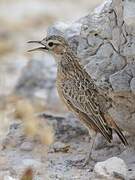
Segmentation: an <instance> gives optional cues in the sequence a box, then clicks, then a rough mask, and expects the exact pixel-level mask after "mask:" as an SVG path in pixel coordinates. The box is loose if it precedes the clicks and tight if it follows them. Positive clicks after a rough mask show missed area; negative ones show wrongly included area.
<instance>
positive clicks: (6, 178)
mask: <svg viewBox="0 0 135 180" xmlns="http://www.w3.org/2000/svg"><path fill="white" fill-rule="evenodd" d="M4 180H18V179H15V178H12V177H11V176H5V177H4Z"/></svg>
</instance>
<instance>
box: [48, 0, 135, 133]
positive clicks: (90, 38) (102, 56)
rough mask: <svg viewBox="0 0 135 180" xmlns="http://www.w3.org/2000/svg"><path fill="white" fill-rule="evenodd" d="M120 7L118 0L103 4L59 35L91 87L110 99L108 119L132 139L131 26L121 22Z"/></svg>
mask: <svg viewBox="0 0 135 180" xmlns="http://www.w3.org/2000/svg"><path fill="white" fill-rule="evenodd" d="M132 3H133V2H132ZM133 4H134V3H133ZM124 5H126V3H124V1H122V0H108V1H105V2H104V4H102V6H100V7H98V8H96V10H95V11H94V12H93V13H92V14H89V15H87V16H86V17H83V18H81V19H80V20H78V21H77V22H75V23H74V24H73V25H71V26H70V27H68V28H67V29H65V31H64V32H63V31H62V32H60V31H59V33H63V35H64V36H65V37H66V38H67V40H68V41H69V43H70V44H71V45H72V47H73V48H74V51H75V52H76V54H77V55H78V56H79V57H80V58H81V60H82V63H83V64H84V65H85V67H86V70H87V71H88V73H89V74H90V75H91V77H92V78H93V79H94V80H95V83H96V84H97V85H98V86H99V87H102V88H103V89H104V90H105V91H106V92H108V96H109V97H111V98H112V100H113V108H112V109H110V110H109V113H110V115H111V116H112V117H113V118H114V119H115V121H117V123H118V124H119V125H120V127H122V128H123V129H124V130H126V131H128V132H129V133H131V134H132V135H133V134H135V131H134V129H135V121H134V114H135V103H134V102H135V94H134V91H135V90H134V89H135V85H134V84H135V83H134V79H135V60H134V58H135V51H134V49H135V38H134V32H135V26H133V24H132V26H131V24H130V26H129V25H127V24H126V22H125V21H124V16H123V14H124V11H123V10H124ZM133 13H134V12H133ZM62 27H63V26H62ZM54 28H56V29H57V27H56V26H54V27H52V29H54ZM59 29H60V28H59ZM59 29H57V32H56V31H55V30H54V31H53V30H50V29H49V32H48V34H50V33H51V34H55V32H56V34H58V30H59ZM62 30H63V28H62Z"/></svg>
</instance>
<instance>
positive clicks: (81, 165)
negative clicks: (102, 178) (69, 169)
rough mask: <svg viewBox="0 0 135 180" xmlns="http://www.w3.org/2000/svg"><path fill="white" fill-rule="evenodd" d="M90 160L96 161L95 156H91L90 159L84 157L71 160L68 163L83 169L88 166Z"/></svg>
mask: <svg viewBox="0 0 135 180" xmlns="http://www.w3.org/2000/svg"><path fill="white" fill-rule="evenodd" d="M90 162H92V163H95V160H94V159H93V158H90V159H88V158H87V159H85V158H83V159H80V160H69V161H68V165H69V166H74V167H77V168H81V169H83V168H85V167H86V166H88V165H89V163H90Z"/></svg>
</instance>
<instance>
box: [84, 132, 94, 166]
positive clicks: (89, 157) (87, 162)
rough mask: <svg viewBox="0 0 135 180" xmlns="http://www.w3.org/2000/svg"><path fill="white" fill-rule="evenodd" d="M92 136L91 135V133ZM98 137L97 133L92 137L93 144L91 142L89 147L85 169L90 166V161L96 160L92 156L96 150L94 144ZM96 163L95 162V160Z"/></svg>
mask: <svg viewBox="0 0 135 180" xmlns="http://www.w3.org/2000/svg"><path fill="white" fill-rule="evenodd" d="M90 134H91V133H90ZM96 136H97V133H96V132H94V134H93V135H92V136H91V140H90V141H91V142H90V147H89V153H88V155H87V157H86V159H85V161H84V163H83V167H85V166H86V165H88V164H89V162H90V160H94V159H93V158H92V157H91V155H92V150H93V148H94V144H95V140H96ZM94 161H95V160H94Z"/></svg>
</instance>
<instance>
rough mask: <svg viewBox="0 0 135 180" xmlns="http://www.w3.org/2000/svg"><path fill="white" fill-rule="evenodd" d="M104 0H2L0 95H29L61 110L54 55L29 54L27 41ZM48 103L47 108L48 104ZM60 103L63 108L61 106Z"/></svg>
mask: <svg viewBox="0 0 135 180" xmlns="http://www.w3.org/2000/svg"><path fill="white" fill-rule="evenodd" d="M100 2H101V0H95V1H93V0H74V1H73V0H0V97H1V99H2V100H1V102H2V103H3V100H4V98H5V97H6V96H8V98H7V99H8V100H9V99H10V98H9V95H10V96H11V94H14V95H16V94H17V95H19V96H24V97H27V98H28V99H30V100H32V101H34V102H35V101H36V103H35V104H37V101H38V104H39V106H41V107H43V109H44V110H45V107H46V108H48V109H50V108H51V110H52V109H53V110H54V111H62V112H63V108H62V107H63V106H61V105H58V104H59V99H58V97H57V92H56V90H55V84H54V83H55V77H56V67H55V62H54V61H53V60H52V57H50V56H48V55H46V54H43V53H41V52H40V53H31V54H30V53H27V50H28V49H30V47H29V45H28V44H27V41H28V40H40V39H42V38H43V37H45V35H46V30H47V28H48V26H50V25H52V24H54V23H56V22H57V21H63V22H64V23H72V22H74V21H76V20H78V19H79V18H81V17H82V16H85V15H86V14H88V12H91V10H92V9H94V7H95V6H96V5H97V4H99V3H100ZM47 106H48V107H47ZM59 106H60V107H59Z"/></svg>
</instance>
